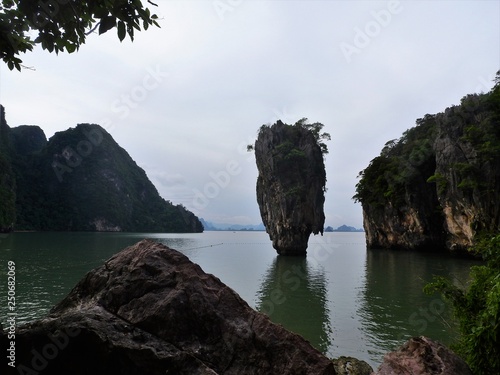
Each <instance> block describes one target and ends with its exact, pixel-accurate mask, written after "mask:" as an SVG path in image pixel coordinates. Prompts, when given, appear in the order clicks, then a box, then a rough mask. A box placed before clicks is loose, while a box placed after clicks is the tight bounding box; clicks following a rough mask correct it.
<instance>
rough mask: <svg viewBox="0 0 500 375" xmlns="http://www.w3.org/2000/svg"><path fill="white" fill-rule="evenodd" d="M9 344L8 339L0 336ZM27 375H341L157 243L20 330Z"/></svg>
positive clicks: (118, 259) (92, 277)
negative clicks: (336, 373) (337, 374)
mask: <svg viewBox="0 0 500 375" xmlns="http://www.w3.org/2000/svg"><path fill="white" fill-rule="evenodd" d="M0 341H1V343H2V347H3V345H6V344H7V343H8V340H7V337H6V335H5V334H4V335H0ZM9 371H10V372H9V373H16V374H17V373H24V374H34V373H36V374H76V375H78V374H93V375H97V374H117V375H118V374H120V375H123V374H176V375H177V374H186V375H187V374H189V375H193V374H210V375H215V374H266V375H267V374H290V375H292V374H293V375H296V374H304V375H305V374H311V375H313V374H314V375H331V374H332V375H333V374H335V370H334V365H333V363H332V362H331V361H330V360H329V359H328V358H326V357H325V356H323V355H322V354H321V353H320V352H318V351H317V350H316V349H314V348H313V347H312V346H311V345H310V344H309V343H308V342H307V341H306V340H304V339H303V338H302V337H300V336H298V335H296V334H293V333H291V332H289V331H287V330H285V329H284V328H283V327H281V326H279V325H276V324H274V323H272V322H270V320H269V319H268V318H267V317H266V316H265V315H264V314H261V313H258V312H256V311H254V310H253V309H252V308H250V307H249V306H248V304H247V303H246V302H245V301H243V300H242V299H241V298H240V297H239V296H238V295H237V294H236V293H235V292H234V291H233V290H232V289H230V288H229V287H227V286H226V285H224V284H223V283H222V282H221V281H220V280H219V279H218V278H216V277H215V276H213V275H210V274H206V273H205V272H203V271H202V269H201V268H200V267H199V266H198V265H196V264H194V263H192V262H191V261H189V259H188V258H187V257H186V256H184V255H183V254H181V253H179V252H177V251H175V250H172V249H169V248H167V247H165V246H163V245H161V244H158V243H156V242H153V241H151V240H143V241H141V242H139V243H137V244H136V245H134V246H131V247H128V248H126V249H124V250H122V251H121V252H120V253H118V254H116V255H115V256H113V257H112V258H111V259H109V260H108V261H106V262H105V264H104V265H103V266H101V267H99V268H96V269H95V270H93V271H91V272H89V273H88V274H87V275H86V276H85V277H84V278H83V279H82V280H81V281H80V282H79V283H78V284H77V285H76V287H75V288H74V289H73V290H72V291H71V292H70V293H69V295H68V296H67V297H66V298H65V299H64V300H63V301H61V302H60V303H59V304H58V305H57V306H55V307H54V308H53V309H52V311H51V312H50V314H49V315H48V316H47V317H45V318H43V319H40V320H37V321H35V322H33V323H30V324H27V325H24V326H22V327H19V328H18V331H17V332H16V368H10V367H9Z"/></svg>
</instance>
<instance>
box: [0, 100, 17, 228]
mask: <svg viewBox="0 0 500 375" xmlns="http://www.w3.org/2000/svg"><path fill="white" fill-rule="evenodd" d="M9 150H10V142H9V127H8V125H7V122H6V121H5V110H4V107H2V106H1V105H0V233H2V232H9V231H11V230H12V228H13V226H14V222H15V220H16V209H15V205H16V188H15V176H14V171H13V170H12V165H11V161H10V153H9Z"/></svg>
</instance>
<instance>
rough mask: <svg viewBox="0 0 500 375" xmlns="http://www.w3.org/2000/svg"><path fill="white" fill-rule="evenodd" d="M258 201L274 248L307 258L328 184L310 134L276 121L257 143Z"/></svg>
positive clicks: (318, 229)
mask: <svg viewBox="0 0 500 375" xmlns="http://www.w3.org/2000/svg"><path fill="white" fill-rule="evenodd" d="M255 157H256V161H257V168H258V170H259V176H258V179H257V202H258V204H259V209H260V214H261V216H262V221H263V223H264V225H265V227H266V231H267V233H268V234H269V237H270V238H271V240H272V243H273V247H274V248H275V249H276V251H277V252H278V254H282V255H305V254H306V249H307V242H308V239H309V236H310V235H311V233H314V234H318V233H321V234H323V225H324V221H325V215H324V213H323V204H324V201H325V198H324V190H325V184H326V173H325V166H324V163H323V154H322V150H321V147H320V146H319V145H318V141H317V139H316V138H315V136H314V134H313V132H311V130H309V129H308V128H306V127H304V126H303V125H301V124H299V123H298V124H295V125H286V124H284V123H282V122H281V121H278V122H277V123H276V124H274V125H273V126H270V127H269V126H265V125H264V126H262V127H261V129H260V132H259V136H258V138H257V141H256V142H255Z"/></svg>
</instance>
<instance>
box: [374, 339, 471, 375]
mask: <svg viewBox="0 0 500 375" xmlns="http://www.w3.org/2000/svg"><path fill="white" fill-rule="evenodd" d="M395 374H398V375H472V372H471V371H470V369H469V367H468V366H467V364H466V363H465V362H464V361H463V360H462V359H461V358H460V357H458V356H457V355H456V354H455V353H453V352H452V351H451V350H450V349H448V348H446V347H445V346H444V345H441V344H440V343H438V342H436V341H433V340H431V339H429V338H427V337H423V336H422V337H414V338H411V339H410V340H408V341H407V342H406V343H405V344H404V345H402V346H401V347H400V348H399V349H398V350H396V351H394V352H390V353H388V354H386V355H385V356H384V359H383V362H382V364H381V365H380V367H379V368H378V370H377V371H376V372H375V373H374V375H395Z"/></svg>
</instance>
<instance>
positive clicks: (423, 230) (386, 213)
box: [354, 72, 500, 251]
mask: <svg viewBox="0 0 500 375" xmlns="http://www.w3.org/2000/svg"><path fill="white" fill-rule="evenodd" d="M495 82H496V85H495V86H494V87H493V89H492V90H491V91H490V92H487V93H481V94H471V95H467V96H465V97H463V98H462V100H461V103H460V104H459V105H456V106H452V107H450V108H447V109H446V110H445V111H444V112H442V113H438V114H435V115H429V114H427V115H425V116H424V117H423V118H420V119H418V120H417V121H416V126H415V127H413V128H411V129H409V130H407V131H406V132H405V133H404V134H403V136H402V137H401V138H399V139H396V140H392V141H389V142H387V143H386V145H385V147H384V148H383V149H382V151H381V153H380V155H379V156H377V157H376V158H374V159H373V160H372V161H371V162H370V164H369V166H368V167H367V168H366V169H365V170H363V171H361V172H360V175H359V177H360V180H359V182H358V184H357V186H356V195H355V196H354V199H355V200H356V201H359V202H361V204H362V207H363V218H364V227H365V231H366V237H367V244H368V246H370V247H382V248H407V249H424V250H426V249H427V250H429V249H448V250H452V251H453V250H456V251H461V250H466V249H468V248H469V247H471V246H472V245H473V243H474V240H475V238H476V237H477V236H478V235H479V234H494V233H498V231H499V229H500V72H499V73H497V77H496V80H495Z"/></svg>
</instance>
